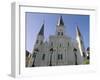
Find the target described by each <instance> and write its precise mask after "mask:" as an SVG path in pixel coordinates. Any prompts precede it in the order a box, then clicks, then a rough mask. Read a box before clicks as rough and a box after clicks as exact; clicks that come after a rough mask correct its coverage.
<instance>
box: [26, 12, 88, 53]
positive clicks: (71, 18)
mask: <svg viewBox="0 0 100 80" xmlns="http://www.w3.org/2000/svg"><path fill="white" fill-rule="evenodd" d="M61 15H62V17H63V21H64V25H65V32H66V35H69V36H70V37H71V38H72V39H75V37H76V26H77V25H78V26H79V29H80V32H81V34H82V36H83V39H84V45H85V48H87V47H88V46H89V15H79V14H78V15H75V14H58V13H57V14H53V13H33V12H26V15H25V18H26V19H25V20H26V50H28V51H29V52H32V50H33V47H34V43H35V41H36V36H37V34H38V32H39V30H40V28H41V27H42V24H43V23H44V35H45V40H48V38H49V36H50V35H55V32H56V25H57V22H58V19H59V17H60V16H61Z"/></svg>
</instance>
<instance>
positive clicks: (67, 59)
mask: <svg viewBox="0 0 100 80" xmlns="http://www.w3.org/2000/svg"><path fill="white" fill-rule="evenodd" d="M44 28H45V26H44V24H43V25H42V27H41V29H40V31H39V33H38V35H37V39H36V43H35V45H34V48H33V51H32V53H31V56H30V58H29V60H28V62H27V67H35V66H57V65H79V64H83V62H84V60H85V59H86V57H87V54H86V51H85V48H84V43H83V37H82V35H81V33H80V30H79V28H78V26H76V40H74V41H73V40H71V37H70V36H68V35H66V34H65V25H64V22H63V18H62V16H60V17H59V19H58V23H57V25H56V32H55V34H54V35H50V36H49V40H48V41H44V39H45V36H44Z"/></svg>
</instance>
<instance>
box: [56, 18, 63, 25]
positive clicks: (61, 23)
mask: <svg viewBox="0 0 100 80" xmlns="http://www.w3.org/2000/svg"><path fill="white" fill-rule="evenodd" d="M57 25H58V26H59V25H64V22H63V18H62V16H60V17H59V20H58V24H57Z"/></svg>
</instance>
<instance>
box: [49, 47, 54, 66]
mask: <svg viewBox="0 0 100 80" xmlns="http://www.w3.org/2000/svg"><path fill="white" fill-rule="evenodd" d="M52 54H53V48H51V49H50V63H49V66H52V61H51V60H52Z"/></svg>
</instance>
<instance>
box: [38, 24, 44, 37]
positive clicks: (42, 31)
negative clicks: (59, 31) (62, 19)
mask: <svg viewBox="0 0 100 80" xmlns="http://www.w3.org/2000/svg"><path fill="white" fill-rule="evenodd" d="M38 35H42V36H44V23H43V25H42V27H41V29H40V32H39V33H38Z"/></svg>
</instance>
